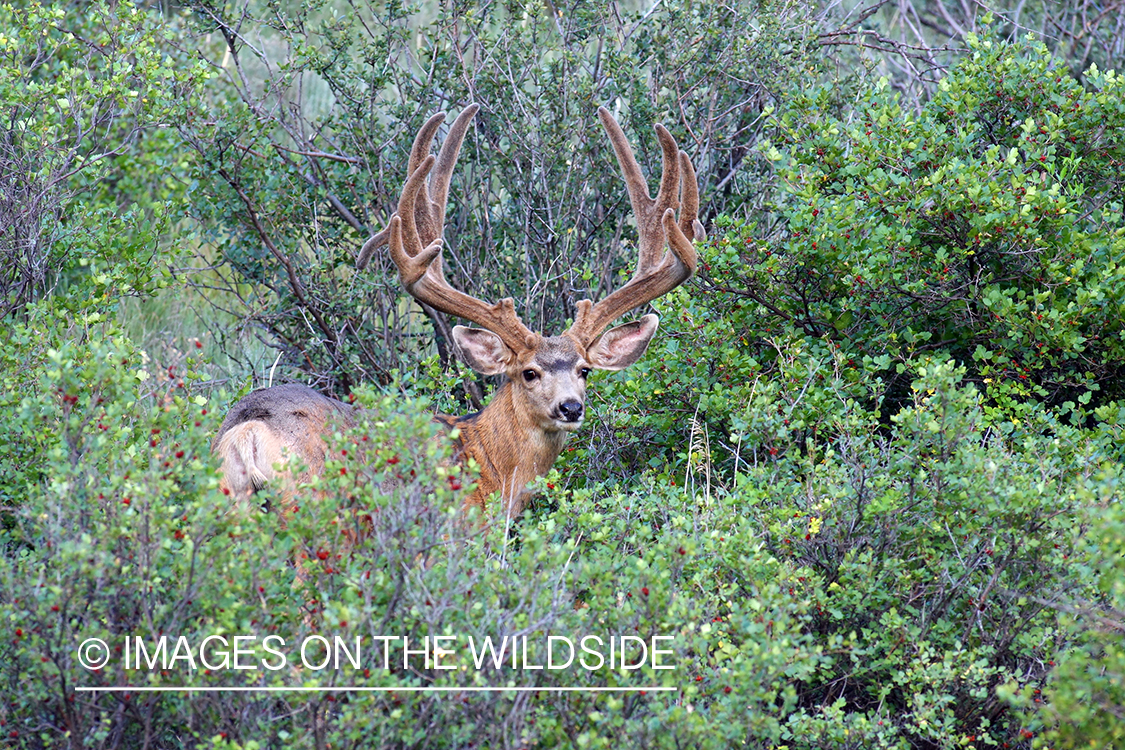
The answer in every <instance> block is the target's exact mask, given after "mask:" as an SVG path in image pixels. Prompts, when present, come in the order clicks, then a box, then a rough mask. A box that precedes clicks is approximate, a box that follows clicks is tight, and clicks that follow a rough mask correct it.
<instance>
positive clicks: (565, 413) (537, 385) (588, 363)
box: [453, 315, 657, 432]
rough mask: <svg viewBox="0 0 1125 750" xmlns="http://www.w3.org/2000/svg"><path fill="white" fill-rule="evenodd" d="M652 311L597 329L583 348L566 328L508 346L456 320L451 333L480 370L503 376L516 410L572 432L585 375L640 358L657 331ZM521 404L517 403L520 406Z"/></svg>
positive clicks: (581, 406) (578, 422)
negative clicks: (523, 346) (519, 345)
mask: <svg viewBox="0 0 1125 750" xmlns="http://www.w3.org/2000/svg"><path fill="white" fill-rule="evenodd" d="M656 325H657V317H656V316H655V315H646V316H644V317H643V318H642V319H641V320H638V321H636V322H634V323H627V324H625V325H623V326H618V327H616V328H613V329H611V330H609V331H606V332H605V333H604V334H602V335H601V336H600V337H599V338H598V339H597V340H596V341H595V342H594V343H593V344H591V345H590V346H589V347H588V348H586V349H585V350H583V347H582V346H581V343H580V342H579V341H576V340H575V338H574V337H572V336H569V335H567V334H563V335H562V336H547V337H544V336H538V337H537V340H536V342H535V346H534V347H529V348H527V349H525V350H524V351H521V352H520V353H519V354H517V353H515V352H513V351H512V350H511V349H510V348H508V346H507V345H505V344H504V342H503V341H501V340H500V337H499V336H497V335H496V334H494V333H492V332H490V331H486V330H483V329H480V328H466V327H464V326H456V327H454V329H453V338H454V340H455V341H456V342H457V345H458V347H459V348H460V350H461V353H462V355H463V356H464V358H465V361H466V362H467V363H468V364H469V366H470V367H472V368H473V369H474V370H476V371H477V372H479V373H481V374H483V375H499V374H504V375H507V376H508V380H509V381H510V382H511V388H512V399H513V403H515V404H516V406H517V412H518V413H521V414H524V415H526V416H527V418H528V419H529V421H530V422H531V423H533V424H534V425H535V426H536V427H538V428H539V429H541V430H543V431H544V432H573V431H574V430H577V429H578V428H579V427H581V426H582V418H583V417H584V416H585V413H586V378H587V376H589V374H590V372H591V371H592V370H622V369H624V368H626V367H628V366H629V365H631V364H633V363H634V362H636V361H637V360H638V359H640V357H641V355H642V354H644V352H645V349H646V348H647V347H648V342H649V341H650V340H651V339H652V336H653V334H655V333H656ZM521 407H522V408H521Z"/></svg>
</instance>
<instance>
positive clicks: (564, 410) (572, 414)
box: [559, 401, 582, 422]
mask: <svg viewBox="0 0 1125 750" xmlns="http://www.w3.org/2000/svg"><path fill="white" fill-rule="evenodd" d="M559 413H560V414H562V418H563V419H564V420H566V421H567V422H577V421H578V420H579V419H582V402H581V401H563V402H562V403H561V404H559Z"/></svg>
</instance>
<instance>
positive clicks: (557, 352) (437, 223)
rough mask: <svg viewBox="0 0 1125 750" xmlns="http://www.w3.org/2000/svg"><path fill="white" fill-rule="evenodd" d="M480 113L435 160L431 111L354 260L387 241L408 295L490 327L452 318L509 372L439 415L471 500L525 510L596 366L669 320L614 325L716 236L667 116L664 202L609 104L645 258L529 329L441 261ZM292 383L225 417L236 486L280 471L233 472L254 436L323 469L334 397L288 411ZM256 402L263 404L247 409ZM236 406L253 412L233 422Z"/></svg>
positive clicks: (679, 277) (468, 347)
mask: <svg viewBox="0 0 1125 750" xmlns="http://www.w3.org/2000/svg"><path fill="white" fill-rule="evenodd" d="M478 109H479V107H478V105H476V104H470V105H469V106H468V107H466V108H465V109H464V110H463V111H462V112H461V114H460V115H459V116H458V117H457V119H456V120H455V121H454V122H453V125H452V126H451V127H450V130H449V135H448V136H447V137H446V139H445V142H444V143H443V144H442V147H441V150H440V151H439V153H438V155H437V156H436V157H435V156H433V155H431V154H430V153H429V151H430V147H431V144H432V142H433V139H434V136H435V135H436V133H437V130H438V127H439V126H440V125H441V123H442V121H443V120H444V117H445V116H444V115H440V114H438V115H434V116H432V117H430V118H429V120H427V121H426V124H425V125H423V126H422V128H421V130H419V132H418V135H417V136H416V137H415V139H414V145H413V147H412V148H411V151H410V160H409V163H408V167H407V174H408V175H409V176H408V177H407V180H406V184H405V185H404V186H403V189H402V195H401V196H400V198H399V203H398V210H397V211H396V212H395V214H394V215H393V216H392V217H391V221H390V224H389V226H388V227H387V228H386V229H384V230H383V231H382V232H379V233H378V234H377V235H375V236H373V237H372V238H371V239H369V240H368V241H367V242H366V243H365V244H364V246H363V248H362V249H361V250H360V253H359V255H358V257H357V259H356V263H357V265H358V266H359V268H361V269H362V268H364V267H365V266H366V265H367V263H368V261H369V260H370V258H371V256H372V254H373V253H374V252H375V251H376V250H377V249H379V248H380V247H382V246H383V245H388V246H389V249H390V255H391V258H392V259H393V260H394V262H395V265H396V266H397V268H398V272H399V278H400V280H401V282H402V285H403V287H404V288H405V289H406V291H407V292H409V293H410V294H411V295H412V296H413V297H414V298H415V299H417V300H418V301H419V302H421V303H423V304H425V305H429V306H430V307H432V308H434V309H436V310H440V311H441V312H444V313H447V314H449V315H455V316H457V317H461V318H464V319H466V320H468V321H470V322H472V323H475V324H476V325H478V326H480V328H466V327H463V326H456V327H455V328H454V339H455V341H456V343H457V346H458V349H459V351H460V352H461V355H462V357H463V358H464V359H465V361H466V362H467V363H468V364H469V366H470V367H472V368H473V369H475V370H477V371H478V372H481V373H483V374H486V375H505V376H507V378H506V381H505V382H504V384H503V385H502V386H501V387H500V389H499V390H498V391H497V392H496V393H495V394H494V395H493V398H492V400H491V401H490V402H489V405H488V406H487V407H486V408H485V409H484V410H483V411H481V412H479V413H477V414H470V415H467V416H463V417H453V416H446V415H437V416H436V417H435V419H436V420H437V421H438V422H440V423H442V424H444V425H446V426H448V427H450V428H456V429H457V430H458V431H459V435H460V437H459V438H458V440H457V445H456V456H457V458H458V460H462V461H464V460H468V459H473V460H475V461H476V463H477V465H479V466H480V469H481V474H480V481H479V483H478V485H477V489H476V490H475V491H474V492H473V493H472V494H471V495H470V496H469V497H468V498H466V500H465V504H466V506H480V507H482V508H483V507H484V504H485V501H486V500H487V499H488V498H489V497H490V496H491V495H492V494H493V493H495V492H499V493H500V495H501V498H502V502H503V506H504V509H505V511H506V512H507V513H508V514H509V515H515V514H517V513H519V512H520V510H521V509H522V508H523V506H524V504H525V503H526V501H527V497H528V491H527V484H528V483H529V482H530V481H531V480H533V479H534V478H535V477H537V476H540V475H542V474H544V473H546V472H547V471H548V470H549V469H550V467H551V465H552V464H553V463H554V461H555V459H556V458H557V457H558V455H559V453H560V452H561V451H562V448H563V445H564V443H565V440H566V436H567V434H568V433H569V432H572V431H574V430H576V429H578V427H579V426H580V425H581V423H582V419H583V416H584V412H585V397H586V375H587V374H588V373H589V371H590V370H591V369H602V370H620V369H623V368H625V367H628V366H629V365H631V364H633V363H634V362H636V361H637V360H638V359H639V358H640V357H641V356H642V355H643V354H644V351H645V349H646V347H647V346H648V344H649V341H651V340H652V337H653V335H654V334H655V333H656V328H657V322H658V319H657V316H656V315H652V314H649V315H645V316H643V317H642V318H641V319H640V320H637V321H634V322H632V323H626V324H624V325H621V326H618V327H616V328H613V329H611V330H608V331H606V330H605V329H606V327H607V326H608V325H609V324H610V323H612V322H613V321H614V320H616V319H617V318H619V317H621V316H622V315H624V314H626V313H628V312H629V311H631V310H634V309H636V308H638V307H640V306H642V305H645V304H647V303H649V302H651V301H652V300H654V299H656V298H657V297H660V296H662V295H664V294H667V293H668V292H669V291H671V290H672V289H674V288H676V287H677V286H679V285H680V284H682V283H684V281H686V280H687V279H688V278H689V277H690V276H691V275H692V273H693V272H694V271H695V266H696V262H697V258H696V253H695V247H694V246H693V244H692V239H694V240H696V241H700V240H703V239H704V238H705V234H704V231H703V225H702V224H700V223H699V221H698V218H697V217H698V212H699V189H698V186H697V185H696V177H695V170H694V169H693V168H692V165H691V161H690V160H689V159H688V157H687V154H685V153H684V152H683V151H680V150H679V148H678V147H677V146H676V141H675V139H673V138H672V135H671V134H670V133H669V132H668V130H667V129H666V128H664V126H663V125H656V136H657V139H658V140H659V141H660V147H661V150H662V152H663V173H662V175H661V179H660V188H659V190H658V191H657V194H656V197H655V198H653V197H651V196H650V195H649V193H648V186H647V184H646V181H645V178H644V176H643V174H642V173H641V169H640V166H639V165H638V164H637V161H636V158H635V157H634V156H633V150H632V148H630V146H629V142H628V140H627V139H626V138H625V134H624V132H622V130H621V127H620V126H619V125H618V124H617V121H616V120H614V118H613V116H612V115H610V113H609V111H608V110H606V109H605V108H604V107H599V108H598V118H599V119H600V120H601V123H602V126H603V127H604V128H605V131H606V133H607V134H608V135H609V139H610V142H611V143H612V145H613V150H614V153H615V154H616V157H617V162H618V164H619V165H620V167H621V172H622V174H623V175H624V178H625V185H626V188H627V190H628V192H629V200H630V203H631V204H632V207H633V214H634V216H635V218H636V224H637V233H638V240H637V267H636V271H635V272H634V274H633V277H632V278H631V279H630V280H629V282H628V283H626V284H625V285H624V286H623V287H621V288H620V289H617V290H616V291H614V292H612V293H611V294H609V295H608V296H607V297H605V298H604V299H602V300H600V301H599V302H597V303H594V302H592V301H591V300H588V299H586V300H582V301H580V302H578V303H577V311H576V315H575V319H574V324H573V325H571V326H570V328H568V329H567V330H566V331H565V332H563V333H562V334H561V335H559V336H543V335H542V334H540V333H536V332H534V331H531V330H529V329H528V328H527V327H526V326H525V325H524V324H523V323H522V322H521V321H520V318H519V316H518V315H517V314H516V310H515V303H514V302H513V301H512V299H511V298H508V299H502V300H500V301H499V302H496V303H488V302H485V301H483V300H480V299H477V298H476V297H472V296H470V295H468V294H465V293H464V292H461V291H458V290H456V289H454V288H453V287H452V286H450V285H449V283H448V281H446V279H445V274H444V271H443V269H442V259H441V253H442V246H443V240H442V237H441V234H442V227H443V224H444V221H445V208H446V201H447V199H448V195H449V185H450V180H451V178H452V174H453V168H454V165H455V164H456V162H457V155H458V154H459V152H460V149H461V143H462V141H463V140H464V137H465V134H466V133H467V132H468V129H469V125H470V123H471V121H472V119H473V117H474V116H475V115H476V113H477V110H478ZM677 211H679V218H677V216H676V213H677ZM603 331H604V333H603ZM283 388H290V389H292V388H303V386H277V387H276V388H271V389H266V390H265V391H256V392H255V393H252V394H250V395H249V396H247V397H246V399H244V400H243V401H242V402H239V404H238V405H236V407H235V409H234V410H233V411H232V412H231V415H229V416H228V418H227V420H226V421H225V422H224V424H223V427H222V428H221V429H220V434H219V436H217V437H216V443H215V444H216V451H217V452H219V453H220V455H222V456H223V458H224V463H223V468H224V475H225V478H224V482H225V483H226V485H227V486H235V485H237V486H238V487H240V488H246V487H253V486H255V485H257V484H259V483H260V481H261V477H262V476H264V477H265V479H266V480H268V479H269V478H270V477H271V476H272V469H271V470H269V471H267V470H266V468H265V467H262V466H261V465H260V462H259V463H254V467H255V468H254V473H253V474H252V475H251V476H249V478H247V476H241V477H239V476H232V475H234V474H235V473H237V471H238V468H239V467H240V466H241V467H245V465H246V458H245V456H246V455H248V454H247V452H246V450H245V448H246V446H248V445H249V446H254V445H261V446H266V448H268V451H269V452H270V455H272V454H273V452H277V451H281V450H282V449H283V448H284V449H285V450H288V451H290V452H292V453H295V454H296V455H298V456H300V457H301V458H302V459H303V460H304V463H305V464H306V465H308V466H310V467H320V466H323V451H321V453H320V455H319V457H318V456H316V455H313V456H311V459H312V460H310V457H309V456H306V455H305V452H306V451H310V450H312V451H314V452H315V446H316V445H318V444H319V445H323V443H322V442H321V441H318V440H316V439H314V438H316V437H319V435H322V434H324V432H325V431H326V430H327V418H328V413H329V412H330V411H332V409H335V408H336V407H332V409H328V410H324V409H321V410H320V411H319V412H317V413H316V414H306V411H307V410H305V409H294V408H290V405H291V402H292V401H293V399H294V396H293V393H292V391H287V392H284V393H283V392H281V391H280V389H283ZM310 394H311V395H310ZM314 397H315V398H314ZM302 398H304V399H305V401H304V402H313V401H316V399H322V400H324V401H332V402H333V403H334V404H338V405H339V407H341V410H346V409H347V407H346V406H345V405H343V404H341V403H340V402H338V401H334V400H333V399H326V398H325V397H324V396H320V395H319V394H316V393H315V391H312V390H311V389H308V388H304V391H303V392H302ZM251 399H253V402H254V404H255V406H256V407H258V408H256V409H245V408H242V407H243V405H244V404H245V403H246V402H247V401H249V400H251ZM298 400H300V399H298ZM304 402H303V403H304ZM318 403H319V402H318ZM236 414H245V415H250V416H247V417H246V418H245V419H244V418H241V417H238V418H236V417H235V415H236ZM301 414H306V416H305V417H304V418H303V422H302V424H303V426H302V427H301V428H299V429H294V428H293V426H292V423H291V421H292V418H297V419H298V420H299V421H300V419H302V418H301V417H300V416H299V415H301ZM271 415H289V418H290V421H289V422H285V425H286V426H287V427H286V428H285V429H283V425H282V421H280V420H279V419H277V418H274V417H273V416H271ZM251 422H252V424H250V423H251ZM228 423H230V424H228ZM240 423H247V424H248V426H247V427H243V428H242V432H241V433H240V434H239V439H238V440H233V439H231V440H224V439H223V435H224V433H225V432H226V431H228V430H232V429H234V428H235V427H237V426H238V425H239V424H240ZM286 430H288V433H287V431H286ZM294 436H296V437H294ZM240 446H241V447H240ZM263 451H265V449H263ZM263 455H264V452H263ZM318 458H319V460H316V459H318Z"/></svg>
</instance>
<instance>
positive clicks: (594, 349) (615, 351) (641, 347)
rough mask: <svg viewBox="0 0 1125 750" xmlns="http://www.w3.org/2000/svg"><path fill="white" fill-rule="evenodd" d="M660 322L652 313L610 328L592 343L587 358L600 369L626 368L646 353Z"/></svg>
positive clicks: (587, 351)
mask: <svg viewBox="0 0 1125 750" xmlns="http://www.w3.org/2000/svg"><path fill="white" fill-rule="evenodd" d="M659 322H660V318H658V317H656V316H655V315H651V314H650V315H646V316H644V317H643V318H641V319H640V320H636V321H633V322H632V323H626V324H625V325H623V326H617V327H616V328H611V329H609V330H608V331H606V332H605V333H603V334H602V335H601V336H599V337H598V338H597V340H596V341H594V343H593V344H590V346H589V348H588V349H587V350H586V359H588V360H589V361H590V364H591V365H593V366H594V367H596V368H598V369H599V370H624V369H625V368H626V367H628V366H629V365H631V364H633V363H634V362H636V361H637V360H638V359H640V358H641V355H642V354H644V353H645V349H647V348H648V342H649V341H651V340H652V337H653V334H655V333H656V324H657V323H659Z"/></svg>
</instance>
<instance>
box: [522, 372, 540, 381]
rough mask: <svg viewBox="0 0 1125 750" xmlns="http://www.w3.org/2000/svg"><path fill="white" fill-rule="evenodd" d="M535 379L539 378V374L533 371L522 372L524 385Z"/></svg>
mask: <svg viewBox="0 0 1125 750" xmlns="http://www.w3.org/2000/svg"><path fill="white" fill-rule="evenodd" d="M537 377H539V373H537V372H536V371H535V370H524V371H523V381H524V382H525V383H531V382H533V381H534V380H535V379H536V378H537Z"/></svg>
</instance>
